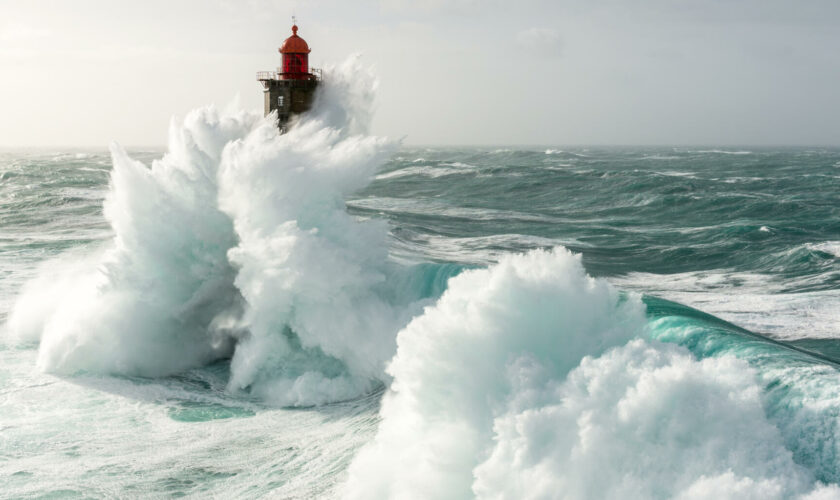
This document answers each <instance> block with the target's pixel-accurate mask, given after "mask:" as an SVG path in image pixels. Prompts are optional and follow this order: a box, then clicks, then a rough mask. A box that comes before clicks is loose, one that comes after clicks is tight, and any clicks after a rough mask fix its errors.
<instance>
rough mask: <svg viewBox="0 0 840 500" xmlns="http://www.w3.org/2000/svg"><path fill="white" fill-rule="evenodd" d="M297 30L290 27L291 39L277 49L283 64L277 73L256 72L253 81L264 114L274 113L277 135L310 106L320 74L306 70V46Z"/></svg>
mask: <svg viewBox="0 0 840 500" xmlns="http://www.w3.org/2000/svg"><path fill="white" fill-rule="evenodd" d="M297 32H298V27H297V25H296V24H293V25H292V36H290V37H289V38H287V39H286V41H284V42H283V45H282V46H281V47H280V54H282V57H283V62H282V64H281V66H280V67H279V68H277V71H260V72H259V73H257V80H259V82H260V84H262V88H263V93H264V94H265V114H266V116H268V114H269V113H271V112H272V111H277V123H278V126H279V127H280V133H281V134H282V133H283V132H285V131H286V124H287V123H288V122H289V120H290V119H291V117H292V116H293V115H296V114H298V113H303V112H304V111H307V110H308V109H309V107H310V106H311V105H312V100H313V98H314V96H315V89H316V88H317V87H318V83H319V81H320V80H321V72H320V70H317V69H311V70H310V68H309V52H311V51H310V49H309V45H307V44H306V41H305V40H304V39H303V38H301V37H299V36H298V34H297Z"/></svg>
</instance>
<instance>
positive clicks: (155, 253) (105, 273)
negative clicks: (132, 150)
mask: <svg viewBox="0 0 840 500" xmlns="http://www.w3.org/2000/svg"><path fill="white" fill-rule="evenodd" d="M258 118H259V117H256V116H254V115H253V114H249V113H244V112H240V113H237V114H235V115H229V116H220V115H219V113H218V112H217V111H216V110H214V109H212V108H207V109H201V110H197V111H195V112H192V113H190V114H189V115H188V116H187V118H186V119H185V121H184V124H183V125H180V126H179V125H177V124H175V123H173V124H172V125H171V127H170V132H169V145H170V147H169V153H167V154H166V155H165V156H164V157H163V158H162V159H161V160H159V161H156V162H154V163H153V165H152V167H151V168H147V167H146V166H145V165H143V164H141V163H140V162H137V161H134V160H132V159H131V158H129V157H128V155H127V154H126V153H125V151H124V150H123V149H122V148H121V147H120V146H118V145H116V144H114V145H112V147H111V154H112V158H113V170H112V173H111V182H110V189H109V194H108V197H107V199H106V202H105V217H106V219H107V220H108V222H109V223H110V224H111V226H112V228H113V230H114V233H115V236H114V238H113V240H112V242H111V243H110V245H109V246H108V248H107V249H106V250H104V253H103V255H102V256H101V258H94V259H90V258H86V259H81V260H76V259H74V258H73V257H72V256H71V257H70V258H69V259H63V262H62V264H60V265H61V266H62V267H63V268H64V270H65V272H63V273H61V274H59V275H58V276H57V277H54V278H53V277H48V276H45V277H43V278H42V279H41V280H40V282H39V283H36V285H39V284H40V286H35V287H28V288H27V289H26V290H25V293H24V294H23V296H22V297H21V298H20V299H19V301H18V305H17V307H16V308H15V310H14V312H13V314H12V318H11V321H10V324H11V329H12V331H13V332H16V333H17V334H18V336H21V337H24V338H40V342H41V345H40V352H39V356H38V364H39V366H40V367H41V368H42V369H45V370H49V371H54V372H60V373H75V372H78V371H91V372H104V373H121V374H130V375H143V376H160V375H166V374H170V373H175V372H178V371H182V370H184V369H187V368H191V367H195V366H200V365H202V364H205V363H208V362H210V361H212V360H214V359H217V358H219V357H224V356H229V355H230V352H231V349H232V344H231V342H230V339H231V332H230V331H229V330H227V329H226V328H223V327H220V325H224V324H225V321H223V320H224V318H226V317H229V316H231V315H234V316H235V315H236V314H237V313H238V310H239V309H240V308H241V297H240V295H239V292H238V290H237V289H236V288H235V287H234V286H233V279H234V277H235V275H236V273H235V270H234V269H233V267H232V266H231V265H230V263H229V262H228V260H227V257H226V253H227V251H228V249H229V248H230V247H232V246H233V245H234V244H235V242H236V239H235V234H234V232H233V225H232V224H231V221H230V220H229V218H228V217H227V216H225V214H223V213H222V212H220V211H219V209H218V208H217V203H216V196H217V194H216V193H217V187H216V171H217V168H218V163H219V161H220V155H221V151H222V149H223V146H224V144H226V143H227V142H229V141H231V140H233V139H235V138H236V137H241V136H243V135H246V134H248V133H250V132H251V131H252V130H254V129H255V127H258V126H259V123H260V121H261V120H259V119H258ZM53 266H54V265H53ZM31 304H38V307H37V308H35V307H31V306H30V305H31ZM35 314H37V316H34V315H35Z"/></svg>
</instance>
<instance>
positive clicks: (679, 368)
mask: <svg viewBox="0 0 840 500" xmlns="http://www.w3.org/2000/svg"><path fill="white" fill-rule="evenodd" d="M646 330H647V326H646V320H645V318H644V307H643V305H642V304H641V302H640V301H639V299H638V297H635V296H626V297H622V296H621V295H619V294H618V293H617V292H616V291H615V290H614V289H613V288H612V287H610V286H609V285H607V284H606V282H604V281H602V280H595V279H592V278H589V277H587V276H586V274H585V273H584V270H583V267H582V265H581V264H580V258H579V256H575V255H572V254H570V253H569V252H567V251H565V250H563V249H556V250H554V251H552V252H546V251H533V252H530V253H528V254H524V255H515V256H508V257H505V258H503V259H502V260H501V261H500V263H499V264H497V265H494V266H491V267H490V268H488V269H483V270H474V271H467V272H464V273H463V274H461V275H460V276H458V277H455V278H453V279H451V280H450V283H449V288H448V290H447V291H446V292H445V293H444V294H443V296H442V297H441V299H440V300H439V301H438V303H437V304H436V305H435V306H433V307H430V308H427V309H426V310H425V312H424V314H423V315H422V316H420V317H418V318H416V319H414V320H413V321H412V322H411V323H410V324H409V325H408V326H407V327H406V328H405V329H404V330H402V331H401V332H400V333H399V335H398V338H397V342H398V346H399V347H398V351H397V354H396V356H395V357H394V359H393V361H392V362H391V364H390V366H389V369H388V371H389V373H391V374H392V375H393V377H394V380H393V383H392V385H391V388H390V390H389V391H388V392H387V393H386V394H385V396H384V398H383V405H382V409H381V418H382V421H381V423H380V426H379V430H378V433H377V437H376V438H375V439H374V441H373V442H371V443H370V444H368V445H366V446H365V447H364V448H363V449H362V450H361V451H360V453H359V454H358V455H357V457H356V459H355V460H354V462H353V464H352V465H351V467H350V469H349V479H348V482H347V484H346V485H345V490H344V495H345V496H346V497H348V498H469V497H473V496H475V497H478V498H569V499H577V498H735V497H737V498H779V499H781V498H791V497H795V496H798V495H808V494H812V495H813V496H812V497H811V498H831V497H832V496H836V495H838V494H840V489H837V488H836V487H834V486H831V487H824V486H822V485H820V484H819V483H818V482H816V481H815V478H814V475H813V474H812V472H811V471H810V470H808V469H806V468H805V467H803V466H801V465H799V464H797V463H796V462H795V461H794V457H793V454H792V453H791V452H790V451H789V450H788V449H787V448H786V447H785V443H784V440H783V437H782V435H781V433H780V432H779V430H778V429H777V428H776V427H775V426H774V425H773V424H772V423H771V422H770V421H768V419H767V417H765V414H764V410H763V407H762V401H761V397H760V395H761V388H760V386H759V385H758V384H757V383H756V376H755V372H754V371H753V370H752V369H751V368H750V367H749V366H748V365H747V363H745V362H744V361H741V360H737V359H735V358H733V357H730V356H724V357H721V358H710V359H704V360H701V361H697V360H696V359H694V358H693V357H692V356H691V354H690V353H689V352H688V351H687V350H686V349H684V348H682V347H679V346H675V345H667V344H660V343H657V342H653V343H651V342H650V341H647V340H644V338H637V337H645V336H646V335H643V334H645V333H646Z"/></svg>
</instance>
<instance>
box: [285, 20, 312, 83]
mask: <svg viewBox="0 0 840 500" xmlns="http://www.w3.org/2000/svg"><path fill="white" fill-rule="evenodd" d="M297 31H298V27H297V25H292V36H290V37H289V38H287V39H286V41H285V42H283V45H282V46H281V47H280V53H281V54H283V67H282V68H281V69H282V71H280V75H281V77H282V78H283V80H308V79H309V78H311V77H312V75H310V74H309V52H311V51H310V49H309V45H307V44H306V40H304V39H303V38H301V37H299V36H298V35H297Z"/></svg>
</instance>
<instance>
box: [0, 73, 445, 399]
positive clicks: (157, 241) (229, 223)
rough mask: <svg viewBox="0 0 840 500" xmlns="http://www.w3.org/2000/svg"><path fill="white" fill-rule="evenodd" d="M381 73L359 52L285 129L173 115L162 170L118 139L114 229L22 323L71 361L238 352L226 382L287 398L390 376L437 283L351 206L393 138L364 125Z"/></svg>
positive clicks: (51, 367) (180, 365) (324, 395)
mask: <svg viewBox="0 0 840 500" xmlns="http://www.w3.org/2000/svg"><path fill="white" fill-rule="evenodd" d="M375 86H376V85H375V78H373V76H372V75H371V73H370V72H368V71H367V70H365V68H362V67H361V66H360V65H359V63H358V61H357V60H356V59H355V58H353V59H351V60H349V61H348V62H347V63H345V64H344V65H342V66H340V67H338V68H333V69H331V70H328V71H327V72H326V73H325V81H324V85H323V86H322V90H321V91H320V94H319V95H318V96H317V99H316V106H315V109H313V111H312V112H311V113H308V114H306V115H304V116H301V117H299V119H298V120H297V121H296V122H295V123H294V125H293V126H292V127H291V129H290V131H289V132H288V133H287V134H284V135H279V134H278V132H277V129H276V125H275V123H274V122H273V120H272V118H273V117H269V118H267V119H263V118H262V117H260V116H258V115H256V114H253V113H248V112H242V111H238V112H237V111H226V112H219V111H217V110H216V109H215V108H212V107H211V108H204V109H200V110H196V111H194V112H192V113H190V114H189V115H188V116H187V117H186V119H185V120H184V123H183V124H181V125H179V124H177V123H175V122H173V124H172V125H171V127H170V133H169V151H168V153H167V154H166V155H165V156H164V157H163V158H162V159H161V160H158V161H155V162H153V164H152V166H151V168H147V167H146V166H145V165H143V164H141V163H140V162H137V161H134V160H132V159H131V158H129V156H128V155H127V154H126V153H125V151H124V150H123V149H122V148H120V147H119V146H117V145H114V146H113V147H112V149H111V153H112V157H113V164H114V168H113V172H112V175H111V185H110V191H109V194H108V198H107V202H106V207H105V215H106V218H107V220H108V221H109V223H110V224H111V226H112V228H113V230H114V233H115V236H114V238H113V240H112V241H111V243H110V245H109V246H108V248H106V249H105V250H104V254H103V255H102V256H101V257H100V256H97V257H92V258H91V257H86V258H84V259H78V258H76V257H69V258H65V259H63V260H62V262H61V264H52V265H51V266H52V269H53V270H54V269H55V268H56V267H57V266H59V267H62V268H63V270H64V271H63V272H61V273H60V274H59V275H58V277H56V278H53V277H51V276H44V277H42V278H41V279H40V280H36V281H35V282H33V283H31V284H30V286H28V287H27V288H26V290H25V293H24V294H23V295H22V296H21V297H20V298H19V300H18V304H17V306H16V308H15V311H14V313H13V316H12V318H11V321H10V326H11V330H12V331H13V332H14V333H16V334H17V336H18V337H20V338H24V339H40V343H41V345H40V352H39V361H38V363H39V366H41V368H43V369H45V370H48V371H53V372H59V373H68V374H72V373H77V372H80V371H88V372H99V373H114V374H129V375H142V376H160V375H167V374H172V373H177V372H180V371H183V370H185V369H187V368H191V367H196V366H201V365H203V364H206V363H209V362H211V361H213V360H215V359H218V358H223V357H228V356H233V360H232V364H231V379H230V388H231V389H232V390H237V391H238V390H247V391H250V392H251V393H253V394H256V395H259V396H262V397H264V398H266V399H268V400H270V401H273V402H276V403H277V404H282V405H311V404H318V403H324V402H328V401H335V400H341V399H347V398H351V397H354V396H358V395H359V394H362V393H364V392H368V391H370V390H372V389H373V388H375V387H376V386H378V385H381V384H383V383H385V382H387V380H388V377H387V376H386V375H385V373H384V365H385V362H386V361H387V360H388V359H389V358H390V357H391V356H392V355H393V353H394V351H395V348H396V344H395V341H394V338H395V334H396V332H397V331H398V330H399V329H400V328H401V327H402V326H403V325H405V324H406V323H407V322H408V320H409V319H410V318H411V316H413V315H414V314H416V313H418V312H419V311H420V309H421V307H422V306H423V304H424V303H425V302H424V298H425V296H426V295H428V286H425V284H424V283H423V282H424V281H428V280H424V279H419V280H418V279H416V278H411V277H410V276H411V275H412V274H414V273H417V272H419V273H421V274H429V280H432V281H434V280H437V281H440V280H439V279H438V278H436V277H435V275H436V274H437V273H438V271H439V269H438V270H434V269H433V270H429V269H427V268H423V267H417V268H407V267H402V266H397V265H396V264H393V263H390V262H389V261H388V259H387V247H386V244H385V238H386V236H387V230H388V229H387V225H386V224H385V223H384V222H382V221H371V220H368V221H358V220H356V219H355V218H353V217H351V216H349V215H348V214H347V213H346V210H345V207H344V199H345V197H346V196H347V195H348V194H349V193H351V192H353V191H354V190H356V189H359V188H360V187H362V186H364V185H366V184H367V183H368V182H370V179H371V178H372V175H373V173H374V172H375V170H376V168H377V167H378V165H380V164H381V162H383V161H384V160H385V159H386V158H387V157H388V155H389V154H390V153H391V152H392V151H393V150H394V148H395V147H396V145H397V144H396V143H394V142H392V141H388V140H386V139H380V138H374V137H368V136H366V135H364V133H365V131H366V128H367V125H368V123H369V119H370V111H369V110H370V107H371V106H372V98H373V95H374V90H375ZM443 272H447V271H443ZM406 282H417V283H418V284H421V285H423V286H422V287H420V288H418V290H417V291H416V293H414V292H413V291H410V290H409V291H406V290H403V289H400V286H401V285H402V284H404V283H406ZM438 293H439V292H438Z"/></svg>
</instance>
